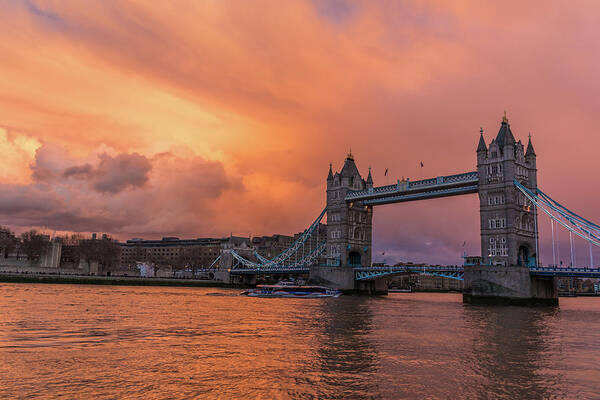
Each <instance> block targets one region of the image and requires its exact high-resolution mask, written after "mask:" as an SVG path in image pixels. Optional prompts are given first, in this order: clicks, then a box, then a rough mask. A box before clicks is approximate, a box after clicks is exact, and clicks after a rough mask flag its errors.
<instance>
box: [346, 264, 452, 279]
mask: <svg viewBox="0 0 600 400" xmlns="http://www.w3.org/2000/svg"><path fill="white" fill-rule="evenodd" d="M354 271H355V279H356V280H357V281H366V280H372V279H377V278H381V277H383V276H389V275H397V274H415V273H416V274H421V275H433V276H440V277H444V278H450V279H455V280H459V281H462V280H463V275H464V268H463V267H454V266H445V267H443V266H416V265H400V266H395V267H358V268H354Z"/></svg>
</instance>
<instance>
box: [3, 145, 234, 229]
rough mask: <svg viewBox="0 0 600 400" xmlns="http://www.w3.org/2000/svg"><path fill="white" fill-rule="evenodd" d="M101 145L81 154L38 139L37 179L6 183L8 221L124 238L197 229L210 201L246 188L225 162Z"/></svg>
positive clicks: (208, 220) (209, 217)
mask: <svg viewBox="0 0 600 400" xmlns="http://www.w3.org/2000/svg"><path fill="white" fill-rule="evenodd" d="M98 150H99V151H98V152H97V153H98V155H97V156H95V155H94V154H90V155H88V156H87V157H85V158H83V159H82V158H78V157H74V156H72V155H70V154H69V153H68V152H67V151H66V150H65V149H63V148H61V147H60V146H58V145H55V144H48V143H46V144H44V145H42V146H40V148H38V150H37V151H36V153H35V158H34V160H33V162H32V163H31V164H30V169H31V173H32V177H33V179H34V181H33V182H32V183H29V184H0V218H1V219H2V222H3V224H9V225H13V226H17V227H32V226H34V227H43V228H47V229H52V230H59V231H76V232H91V231H104V232H109V233H113V234H117V235H119V236H122V237H124V238H127V237H128V236H129V235H133V234H136V235H138V234H142V235H144V234H145V235H148V234H149V235H161V234H178V235H179V234H187V235H197V234H198V232H202V231H204V230H206V229H212V226H213V225H214V219H215V217H216V215H215V210H214V209H213V208H211V207H212V205H211V203H212V202H215V201H217V200H218V199H219V198H220V197H221V196H222V195H223V194H224V193H225V192H226V191H229V190H233V191H240V192H243V185H241V183H240V182H239V180H238V179H237V178H232V177H229V176H228V175H227V174H226V172H225V170H224V168H223V165H222V164H221V163H220V162H216V161H207V160H205V159H203V158H201V157H198V156H187V157H186V156H180V155H176V154H173V153H161V154H158V155H156V156H154V157H151V158H148V157H145V156H142V155H140V154H136V153H132V154H126V153H115V154H114V155H111V154H109V153H108V152H105V151H102V150H105V149H98ZM109 150H110V151H111V152H113V153H114V150H112V149H109ZM85 160H95V163H94V164H92V163H91V162H89V161H87V162H85ZM82 161H84V162H82ZM233 182H235V183H236V186H232V183H233ZM213 232H214V230H213Z"/></svg>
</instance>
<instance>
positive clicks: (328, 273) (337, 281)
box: [308, 266, 354, 291]
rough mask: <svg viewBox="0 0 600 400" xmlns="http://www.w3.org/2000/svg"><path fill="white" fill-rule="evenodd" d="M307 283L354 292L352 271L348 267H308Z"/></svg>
mask: <svg viewBox="0 0 600 400" xmlns="http://www.w3.org/2000/svg"><path fill="white" fill-rule="evenodd" d="M308 279H309V281H310V282H313V283H315V284H319V285H324V286H329V287H333V288H336V289H340V290H342V291H353V290H354V269H352V268H349V267H325V266H313V267H310V273H309V278H308Z"/></svg>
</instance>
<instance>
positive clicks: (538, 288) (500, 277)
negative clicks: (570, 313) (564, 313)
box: [463, 265, 558, 305]
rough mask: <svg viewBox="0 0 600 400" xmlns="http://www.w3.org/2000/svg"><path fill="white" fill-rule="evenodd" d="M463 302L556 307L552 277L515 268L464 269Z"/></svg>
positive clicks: (483, 267)
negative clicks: (540, 275) (532, 274)
mask: <svg viewBox="0 0 600 400" xmlns="http://www.w3.org/2000/svg"><path fill="white" fill-rule="evenodd" d="M463 301H464V302H465V303H474V304H477V303H485V304H489V303H499V304H515V305H537V304H539V305H557V304H558V291H557V290H556V280H555V279H554V278H544V277H535V276H530V275H529V268H527V267H517V266H508V267H505V266H493V267H492V266H485V265H484V266H479V265H477V266H465V274H464V290H463Z"/></svg>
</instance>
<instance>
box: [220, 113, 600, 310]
mask: <svg viewBox="0 0 600 400" xmlns="http://www.w3.org/2000/svg"><path fill="white" fill-rule="evenodd" d="M475 152H476V156H477V170H476V171H469V172H465V173H460V174H454V175H447V176H438V177H433V178H430V179H423V180H417V181H411V180H409V179H402V180H397V182H396V183H395V184H392V185H385V186H375V185H374V182H373V177H372V175H371V170H370V169H369V173H368V176H367V178H366V179H364V178H363V177H362V176H361V174H360V172H359V170H358V167H357V166H356V163H355V160H354V156H353V155H352V153H349V154H348V156H347V157H346V159H345V161H344V164H343V167H342V168H341V170H340V171H337V172H334V171H333V166H332V165H331V164H330V166H329V173H328V175H327V180H326V206H325V209H324V210H323V211H322V212H321V213H320V215H319V216H318V217H317V219H316V220H315V221H314V222H313V223H312V224H311V225H310V227H309V228H307V229H306V231H304V233H303V234H302V235H300V237H299V238H298V239H297V240H296V241H295V242H294V244H293V245H292V246H290V248H288V249H287V250H285V251H284V252H282V253H281V254H280V255H278V256H277V257H275V258H273V259H270V260H269V259H266V258H264V257H262V256H259V255H241V254H238V253H237V252H236V251H234V250H230V251H229V252H228V253H227V254H222V255H221V257H222V258H224V259H226V260H229V261H228V265H229V271H230V273H231V274H233V275H236V274H237V275H256V274H285V273H304V274H310V277H311V279H312V280H314V281H317V282H322V283H325V284H329V285H333V286H337V287H340V288H342V289H359V290H361V289H362V290H367V291H370V292H378V291H385V290H386V288H385V287H384V286H385V278H386V277H389V276H390V275H394V274H401V273H423V274H431V275H437V276H445V277H449V278H452V279H461V280H462V279H464V281H465V291H464V294H463V295H464V297H463V299H464V300H465V301H466V302H476V301H478V300H492V301H496V300H508V301H512V302H525V303H531V302H533V303H536V302H537V303H545V304H556V303H557V297H556V295H557V292H556V284H555V280H554V277H556V276H590V277H596V276H600V269H594V268H589V269H587V268H586V269H584V270H582V269H581V268H579V269H576V268H572V269H565V268H562V269H558V268H556V265H555V266H554V267H543V266H541V264H540V262H539V260H538V254H539V251H538V250H539V249H538V248H539V246H538V233H537V226H538V223H537V220H538V209H539V210H542V211H543V212H544V214H545V215H546V216H548V217H549V218H550V219H551V221H552V227H553V228H554V224H555V223H556V224H557V225H558V226H560V227H562V228H564V229H566V230H568V231H569V232H570V234H571V235H572V234H575V235H578V236H579V237H581V238H583V239H584V240H586V241H588V242H589V243H590V246H600V226H598V225H596V224H594V223H592V222H590V221H589V220H587V219H585V218H583V217H580V216H579V215H577V214H576V213H574V212H572V211H570V210H568V209H567V208H565V207H563V206H562V205H560V204H559V203H558V202H556V201H554V200H553V199H552V198H550V197H549V196H548V195H546V194H545V193H544V192H542V191H541V190H540V189H539V188H538V186H537V164H536V158H537V155H536V153H535V150H534V148H533V144H532V141H531V135H530V136H529V139H528V142H527V145H526V146H525V145H524V144H523V143H522V142H521V140H516V139H515V137H514V135H513V132H512V130H511V127H510V124H509V121H508V119H507V118H506V115H504V117H503V118H502V121H501V123H500V128H499V130H498V133H497V135H496V136H495V137H494V138H493V139H492V140H491V141H490V142H489V144H488V143H486V141H485V139H484V132H483V129H481V130H480V135H479V142H478V145H477V148H476V151H475ZM469 194H477V195H478V197H479V217H480V221H479V222H480V232H481V235H480V236H481V257H479V258H478V259H477V262H476V263H475V264H476V265H465V266H464V267H440V266H420V267H415V266H411V265H404V266H396V267H372V266H371V265H372V262H371V261H372V231H373V209H374V207H376V206H378V205H384V204H392V203H403V202H409V201H418V200H426V199H433V198H440V197H449V196H459V195H469ZM325 215H326V221H327V225H326V226H327V229H326V234H321V232H320V229H315V228H316V227H318V226H319V224H320V222H321V220H322V219H323V218H325ZM323 236H325V237H323ZM553 239H554V236H553ZM553 243H554V242H553ZM590 259H592V251H591V247H590ZM590 263H591V265H593V261H592V260H590ZM555 264H556V262H555ZM569 274H570V275H569Z"/></svg>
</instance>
